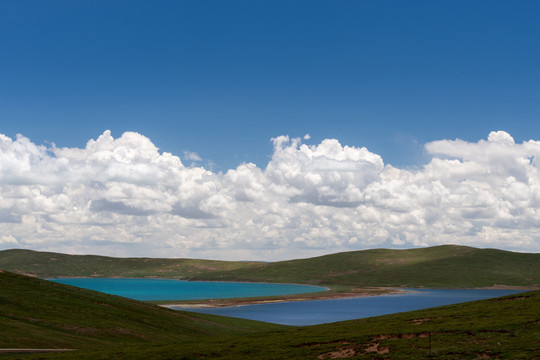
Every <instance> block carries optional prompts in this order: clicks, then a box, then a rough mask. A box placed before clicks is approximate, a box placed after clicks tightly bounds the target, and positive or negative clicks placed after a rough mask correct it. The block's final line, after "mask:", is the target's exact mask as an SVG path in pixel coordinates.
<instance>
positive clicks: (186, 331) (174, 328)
mask: <svg viewBox="0 0 540 360" xmlns="http://www.w3.org/2000/svg"><path fill="white" fill-rule="evenodd" d="M282 328H285V327H284V326H281V325H274V324H267V323H263V322H257V321H250V320H241V319H233V318H226V317H220V316H208V315H202V314H195V313H186V312H180V311H173V310H169V309H166V308H163V307H159V306H156V305H152V304H148V303H143V302H138V301H135V300H130V299H127V298H122V297H118V296H113V295H107V294H104V293H100V292H95V291H91V290H86V289H81V288H76V287H71V286H67V285H62V284H58V283H53V282H50V281H46V280H41V279H38V278H33V277H27V276H23V275H17V274H13V273H9V272H5V271H0V348H75V349H81V348H100V347H103V346H111V345H115V344H124V345H126V344H149V343H155V342H179V341H188V340H193V339H204V338H211V337H216V336H217V337H227V336H233V335H243V334H249V333H254V332H259V331H269V330H275V329H282Z"/></svg>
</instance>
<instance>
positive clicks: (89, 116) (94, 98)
mask: <svg viewBox="0 0 540 360" xmlns="http://www.w3.org/2000/svg"><path fill="white" fill-rule="evenodd" d="M539 17H540V2H537V1H277V0H272V1H205V0H196V1H195V0H194V1H133V0H130V1H71V0H70V1H67V0H66V1H52V0H51V1H27V0H17V1H2V2H0V133H3V134H5V135H7V136H10V137H14V136H15V135H16V134H17V133H21V134H23V135H25V136H27V137H29V138H30V139H31V140H32V141H33V142H36V143H39V144H41V143H44V144H48V143H51V142H54V143H56V144H57V145H58V146H77V147H84V145H85V143H86V142H87V141H88V140H89V139H91V138H96V137H97V136H99V135H100V134H101V133H102V132H103V131H104V130H106V129H111V130H112V133H113V136H115V137H118V136H120V135H121V134H122V133H123V132H124V131H137V132H139V133H141V134H143V135H145V136H147V137H149V138H150V139H151V140H152V141H153V142H154V143H155V144H156V145H157V146H158V147H159V148H160V149H161V150H163V151H169V152H172V153H173V154H176V155H180V156H182V154H183V151H185V150H189V151H194V152H197V153H198V154H199V155H200V156H201V157H202V158H203V159H204V161H203V163H202V164H205V165H206V166H208V161H211V162H213V163H215V165H214V168H215V169H216V170H222V171H225V170H227V169H229V168H233V167H236V166H237V165H238V164H239V163H241V162H244V161H249V162H255V163H256V164H257V165H259V166H262V167H264V166H265V165H266V163H267V161H268V159H269V156H271V154H272V145H271V142H270V138H272V137H275V136H279V135H284V134H288V135H290V136H293V137H295V136H303V135H304V134H306V133H309V134H311V136H312V139H311V140H309V141H308V143H314V144H316V143H318V142H320V141H321V140H322V139H324V138H337V139H338V140H340V141H341V143H342V144H348V145H353V146H366V147H367V148H368V149H369V150H370V151H372V152H375V153H377V154H380V155H381V156H382V157H383V159H384V161H385V163H391V164H393V165H396V166H402V167H403V166H418V165H420V164H422V163H424V162H425V158H424V156H425V155H424V154H423V152H422V148H423V145H424V143H426V142H428V141H432V140H438V139H454V138H461V139H464V140H470V141H477V140H478V139H481V138H485V137H487V135H488V133H489V132H490V131H492V130H505V131H507V132H509V133H510V134H511V135H512V136H514V138H515V139H516V141H519V142H521V141H523V140H528V139H531V138H534V139H539V138H540V116H539V114H540V86H539V84H540V66H539V64H540V21H538V19H539ZM185 162H187V163H189V161H185Z"/></svg>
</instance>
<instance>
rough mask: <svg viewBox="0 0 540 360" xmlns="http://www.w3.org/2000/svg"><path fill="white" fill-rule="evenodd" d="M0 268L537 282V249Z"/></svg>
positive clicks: (18, 258) (23, 254) (50, 256)
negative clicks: (266, 261) (532, 251)
mask: <svg viewBox="0 0 540 360" xmlns="http://www.w3.org/2000/svg"><path fill="white" fill-rule="evenodd" d="M0 269H4V270H8V271H11V272H15V273H19V274H30V275H34V276H41V277H49V276H50V277H62V276H86V277H161V278H177V279H189V280H221V281H226V280H228V281H262V282H287V283H304V284H316V285H319V284H320V285H326V286H331V287H332V286H338V285H344V286H348V287H377V286H386V287H437V288H470V287H490V286H496V285H513V286H529V287H534V286H540V254H527V253H514V252H509V251H502V250H495V249H476V248H471V247H465V246H455V245H444V246H436V247H430V248H423V249H410V250H387V249H374V250H362V251H351V252H344V253H338V254H332V255H325V256H320V257H315V258H310V259H299V260H290V261H278V262H272V263H263V262H236V261H211V260H194V259H152V258H111V257H105V256H92V255H66V254H57V253H47V252H37V251H30V250H4V251H0Z"/></svg>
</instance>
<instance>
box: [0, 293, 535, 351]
mask: <svg viewBox="0 0 540 360" xmlns="http://www.w3.org/2000/svg"><path fill="white" fill-rule="evenodd" d="M430 339H431V340H430ZM430 355H431V356H430ZM0 358H1V357H0ZM10 358H11V359H15V358H17V359H74V358H77V359H81V360H90V359H92V360H94V359H130V360H138V359H141V360H142V359H169V360H176V359H178V360H179V359H230V360H232V359H254V360H257V359H331V358H351V359H352V358H354V359H429V358H432V359H456V360H457V359H540V291H532V292H527V293H521V294H517V295H512V296H507V297H502V298H497V299H489V300H481V301H475V302H469V303H463V304H457V305H449V306H443V307H438V308H433V309H426V310H418V311H413V312H406V313H399V314H393V315H386V316H379V317H373V318H367V319H360V320H352V321H345V322H338V323H332V324H324V325H317V326H310V327H298V328H288V329H284V330H280V331H275V332H269V333H264V334H262V333H261V334H250V335H243V336H235V337H229V338H226V339H225V338H218V337H216V338H208V337H205V338H201V339H197V340H186V341H185V342H164V343H161V344H142V343H141V344H138V345H135V344H133V345H131V344H130V345H129V346H125V345H122V344H120V343H118V344H117V346H114V347H96V348H95V349H94V350H89V351H85V352H84V353H82V352H76V353H71V354H41V355H27V356H12V357H10Z"/></svg>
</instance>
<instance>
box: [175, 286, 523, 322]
mask: <svg viewBox="0 0 540 360" xmlns="http://www.w3.org/2000/svg"><path fill="white" fill-rule="evenodd" d="M411 290H413V291H411V292H407V293H402V294H391V295H382V296H371V297H363V298H350V299H336V300H310V301H293V302H283V303H269V304H256V305H243V306H231V307H223V308H183V307H178V306H174V307H172V308H174V309H177V310H187V311H194V312H200V313H206V314H215V315H223V316H232V317H238V318H244V319H251V320H259V321H266V322H271V323H276V324H284V325H296V326H303V325H316V324H323V323H329V322H336V321H343V320H353V319H360V318H366V317H372V316H379V315H386V314H392V313H397V312H404V311H412V310H419V309H425V308H430V307H436V306H442V305H450V304H456V303H461V302H466V301H473V300H482V299H488V298H493V297H499V296H505V295H511V294H516V293H519V292H520V291H516V290H446V289H445V290H439V289H437V290H435V289H421V290H419V289H411Z"/></svg>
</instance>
